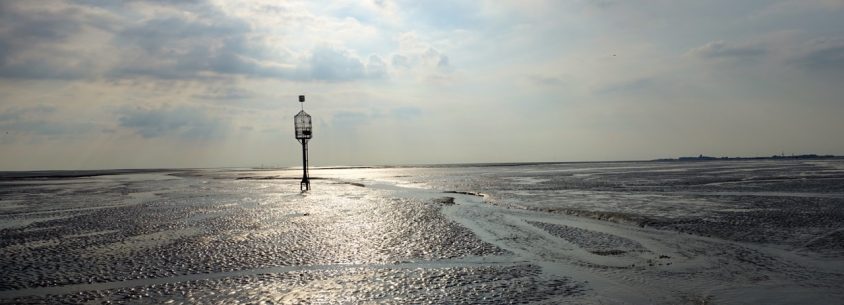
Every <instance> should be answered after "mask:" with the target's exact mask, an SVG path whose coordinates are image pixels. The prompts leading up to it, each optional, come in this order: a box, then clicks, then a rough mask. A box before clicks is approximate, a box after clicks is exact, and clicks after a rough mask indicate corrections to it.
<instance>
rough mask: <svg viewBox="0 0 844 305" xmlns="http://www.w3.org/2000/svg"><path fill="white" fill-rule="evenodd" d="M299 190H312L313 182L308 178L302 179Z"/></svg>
mask: <svg viewBox="0 0 844 305" xmlns="http://www.w3.org/2000/svg"><path fill="white" fill-rule="evenodd" d="M299 190H302V191H310V190H311V182H310V181H307V180H302V182H301V183H299Z"/></svg>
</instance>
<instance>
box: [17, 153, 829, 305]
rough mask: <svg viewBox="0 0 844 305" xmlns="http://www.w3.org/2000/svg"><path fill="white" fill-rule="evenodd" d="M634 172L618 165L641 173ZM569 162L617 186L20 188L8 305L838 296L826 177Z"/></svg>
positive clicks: (84, 182) (531, 171)
mask: <svg viewBox="0 0 844 305" xmlns="http://www.w3.org/2000/svg"><path fill="white" fill-rule="evenodd" d="M735 164H738V165H739V166H736V165H730V164H728V165H725V166H724V167H725V168H726V167H731V168H733V171H732V172H731V173H735V172H736V171H735V169H736V168H739V167H742V166H744V165H748V164H749V163H735ZM750 165H752V166H750ZM750 165H748V166H746V167H747V169H748V170H750V169H761V170H763V171H764V170H766V169H767V168H769V167H770V166H768V165H762V166H760V165H758V164H756V165H754V164H750ZM834 165H835V164H834ZM645 166H646V167H647V166H649V165H647V164H646V165H645ZM789 166H790V168H791V169H794V168H801V167H800V166H801V165H799V164H797V165H789ZM636 167H641V165H636V164H634V165H627V166H621V168H622V170H623V171H633V172H637V173H638V175H636V174H630V175H631V177H633V176H635V177H638V178H641V177H645V176H647V175H643V174H642V172H643V169H641V168H638V169H637V168H636ZM575 169H576V170H572V172H574V173H580V174H591V175H599V174H600V175H605V177H604V178H603V179H599V180H600V181H601V182H600V185H599V186H597V187H596V186H594V185H589V184H588V183H589V181H588V179H586V178H584V177H589V176H577V178H576V180H575V178H571V179H572V180H571V181H580V182H578V183H580V184H579V185H578V187H577V188H572V187H560V185H563V184H560V181H555V179H561V178H559V177H575V176H574V175H565V176H563V175H560V172H567V171H569V168H556V169H555V170H554V171H550V172H549V173H548V174H547V175H546V174H542V173H540V172H542V171H546V170H547V168H544V167H539V166H537V167H513V168H505V169H485V168H449V169H437V168H432V169H411V168H398V169H332V170H316V171H314V174H315V175H320V178H323V179H315V180H314V181H313V182H312V184H313V188H314V190H313V191H311V192H309V193H300V192H298V182H297V181H296V180H295V179H288V178H294V177H295V174H296V172H295V171H252V170H195V171H159V172H143V173H122V172H121V173H118V174H116V175H103V176H90V177H56V178H49V177H38V178H35V179H33V178H26V179H7V180H5V181H1V182H0V184H2V186H0V196H2V197H0V198H2V200H0V220H2V222H0V223H2V226H0V267H2V268H0V270H1V271H0V303H15V304H17V303H24V304H27V303H29V304H43V303H91V304H98V303H103V302H118V303H131V304H160V303H171V304H179V303H192V304H207V303H225V304H238V303H243V304H254V303H259V302H267V303H283V304H296V303H393V304H406V303H433V304H441V303H448V304H476V303H480V304H484V303H486V304H501V303H535V304H565V303H569V304H760V303H767V304H810V303H812V304H836V303H842V302H844V301H842V300H844V293H842V291H844V289H842V288H844V284H842V283H844V259H842V258H844V256H842V255H841V252H840V251H839V250H840V249H841V248H842V241H841V238H842V237H841V233H840V232H842V231H841V228H840V226H841V223H842V222H841V220H842V219H841V215H842V212H841V210H842V208H841V205H840V203H842V200H841V198H840V197H838V196H839V195H840V193H839V192H838V189H836V188H838V187H839V186H836V185H835V183H836V182H835V181H833V182H832V183H833V185H831V186H830V185H827V186H823V185H824V184H823V182H824V181H820V182H819V181H818V180H822V179H826V180H827V181H826V182H827V183H829V182H830V181H829V179H830V177H833V178H834V177H837V176H835V175H838V174H836V172H835V171H834V169H835V167H834V166H833V170H830V171H829V172H826V173H825V174H824V175H820V174H818V173H820V171H818V170H816V169H809V170H807V171H809V172H813V173H815V174H816V175H814V176H813V177H814V178H811V177H810V178H809V179H804V181H802V183H801V184H800V185H798V186H793V185H792V188H791V189H789V191H790V193H789V194H790V196H770V195H771V194H767V195H766V196H761V195H752V194H750V193H749V191H748V190H746V189H743V188H747V187H748V185H747V184H743V185H740V184H738V183H732V184H730V183H724V181H720V182H719V181H707V182H705V183H706V184H705V186H702V187H699V186H698V185H703V184H694V185H692V184H689V183H686V184H682V185H684V186H683V187H677V186H673V189H671V190H670V191H671V192H667V191H665V190H662V191H661V192H653V191H648V192H644V191H641V190H639V189H651V187H649V186H648V185H647V184H646V183H640V184H638V185H634V186H633V187H635V188H638V189H633V190H632V191H631V189H629V188H628V189H625V190H623V191H619V190H617V189H613V188H612V185H611V184H612V182H613V181H614V180H612V179H608V178H607V177H606V175H607V174H608V173H613V172H615V171H622V170H615V169H610V168H609V166H606V167H601V168H599V169H597V170H588V169H584V168H583V166H581V168H575ZM658 169H659V170H662V171H660V173H663V174H660V175H664V173H672V171H665V170H666V169H671V168H665V166H662V167H660V168H658ZM681 169H682V170H683V171H689V170H695V166H689V165H687V166H685V168H681ZM648 170H650V169H644V171H648ZM460 172H462V173H464V175H465V176H469V177H486V176H484V175H490V174H489V173H493V174H494V175H492V176H494V177H487V178H483V179H486V180H479V179H480V178H464V177H463V176H461V175H460V174H458V173H460ZM674 172H675V173H676V171H674ZM771 172H772V173H773V172H776V171H771ZM479 173H480V175H479ZM779 173H784V171H782V170H780V171H779ZM785 173H788V175H794V172H793V171H792V172H788V171H785ZM730 175H731V174H721V176H723V177H729V176H730ZM701 176H705V175H699V174H695V175H689V174H688V173H686V176H685V177H687V178H685V181H686V182H689V181H693V179H700V177H701ZM804 176H805V175H804ZM820 176H823V177H820ZM566 179H567V178H566ZM660 179H662V178H660ZM622 180H623V181H627V183H630V182H631V181H633V180H632V178H630V177H627V178H618V181H622ZM768 180H770V179H768ZM768 180H765V181H768ZM479 181H480V182H479ZM571 181H568V182H567V181H563V183H569V182H571ZM660 181H662V182H660V184H663V182H664V181H665V179H662V180H660ZM551 182H554V183H556V184H555V186H553V187H548V186H547V184H548V183H551ZM792 182H793V181H786V183H792ZM712 183H716V184H712ZM717 183H720V184H717ZM792 184H793V183H792ZM584 185H586V186H584ZM678 185H681V184H678ZM713 185H717V188H716V187H715V186H713ZM724 185H729V186H724ZM669 187H670V185H669ZM712 188H715V189H712ZM783 189H784V187H778V188H776V189H774V190H773V191H774V192H778V193H777V194H783V195H784V192H783ZM763 191H767V192H770V191H772V187H770V186H768V187H767V188H759V187H753V192H757V193H758V192H763ZM719 192H720V193H719ZM777 194H773V195H777ZM712 198H717V200H715V199H712ZM696 200H697V201H696ZM616 201H624V202H626V203H629V204H624V203H618V202H616ZM672 202H674V203H673V204H674V207H675V210H673V211H664V209H665V207H672ZM690 202H691V203H695V204H689V203H690ZM739 203H740V204H739ZM610 206H612V207H616V208H608V207H610ZM631 207H642V209H639V210H636V211H635V213H634V212H631ZM807 207H809V208H811V209H809V208H807ZM746 215H752V217H748V216H746ZM736 228H744V230H736ZM819 232H820V233H819Z"/></svg>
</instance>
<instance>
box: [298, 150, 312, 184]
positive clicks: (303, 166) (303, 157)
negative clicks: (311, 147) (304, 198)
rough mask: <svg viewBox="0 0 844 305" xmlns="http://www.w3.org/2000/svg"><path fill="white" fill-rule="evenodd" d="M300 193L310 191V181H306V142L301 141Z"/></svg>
mask: <svg viewBox="0 0 844 305" xmlns="http://www.w3.org/2000/svg"><path fill="white" fill-rule="evenodd" d="M299 189H300V190H302V191H310V190H311V181H310V179H308V140H307V139H302V183H300V184H299Z"/></svg>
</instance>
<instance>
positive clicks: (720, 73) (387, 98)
mask: <svg viewBox="0 0 844 305" xmlns="http://www.w3.org/2000/svg"><path fill="white" fill-rule="evenodd" d="M299 94H305V95H307V98H308V101H307V102H306V105H305V107H306V110H307V111H308V112H309V113H311V114H312V115H313V117H314V123H315V125H314V133H315V135H314V140H313V141H312V142H311V146H310V148H311V158H312V160H313V163H315V164H316V165H364V164H406V163H414V164H417V163H457V162H513V161H584V160H630V159H654V158H662V157H676V156H685V155H698V154H705V155H713V156H723V155H725V156H750V155H771V154H775V153H776V154H778V153H780V152H785V153H786V154H790V153H822V154H844V137H842V135H841V133H842V131H844V1H842V0H793V1H792V0H781V1H759V0H742V1H734V0H729V1H727V0H709V1H692V0H690V1H676V0H670V1H669V0H648V1H637V0H627V1H622V0H549V1H542V0H530V1H512V2H505V1H460V0H449V1H394V0H369V1H367V0H361V1H330V2H329V1H324V2H323V1H275V0H273V1H243V2H240V1H222V0H195V1H166V0H150V1H111V0H77V1H1V2H0V156H2V158H0V170H22V169H79V168H134V167H216V166H261V165H264V166H294V165H297V164H299V162H300V147H299V146H298V143H297V142H296V141H295V140H294V139H293V126H292V125H293V123H292V116H293V115H294V114H296V112H298V110H299V103H298V102H297V96H298V95H299Z"/></svg>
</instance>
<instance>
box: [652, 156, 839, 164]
mask: <svg viewBox="0 0 844 305" xmlns="http://www.w3.org/2000/svg"><path fill="white" fill-rule="evenodd" d="M830 159H844V156H835V155H816V154H803V155H788V156H787V155H773V156H770V157H710V156H704V155H699V156H697V157H679V158H665V159H656V160H651V161H654V162H672V161H728V160H830Z"/></svg>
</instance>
